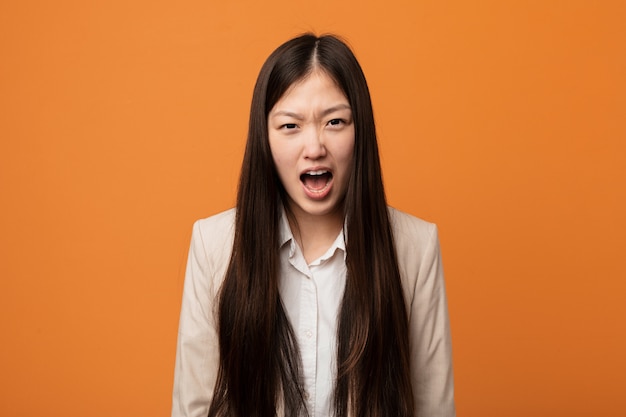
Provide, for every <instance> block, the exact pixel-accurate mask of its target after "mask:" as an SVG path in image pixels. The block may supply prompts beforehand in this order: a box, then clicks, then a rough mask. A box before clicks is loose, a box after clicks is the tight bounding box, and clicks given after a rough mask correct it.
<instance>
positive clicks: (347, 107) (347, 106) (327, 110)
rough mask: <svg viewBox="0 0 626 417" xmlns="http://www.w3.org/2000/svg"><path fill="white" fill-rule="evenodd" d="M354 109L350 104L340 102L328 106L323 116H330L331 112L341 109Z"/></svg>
mask: <svg viewBox="0 0 626 417" xmlns="http://www.w3.org/2000/svg"><path fill="white" fill-rule="evenodd" d="M346 109H347V110H352V109H351V108H350V106H349V105H348V104H338V105H336V106H332V107H329V108H327V109H326V110H324V111H323V112H322V116H328V115H329V114H331V113H334V112H336V111H339V110H346Z"/></svg>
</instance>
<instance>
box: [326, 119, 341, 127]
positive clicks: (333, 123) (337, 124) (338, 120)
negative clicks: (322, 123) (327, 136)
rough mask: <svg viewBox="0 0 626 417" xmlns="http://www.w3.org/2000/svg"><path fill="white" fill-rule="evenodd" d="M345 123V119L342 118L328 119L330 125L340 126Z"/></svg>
mask: <svg viewBox="0 0 626 417" xmlns="http://www.w3.org/2000/svg"><path fill="white" fill-rule="evenodd" d="M343 123H345V122H344V121H343V120H341V119H331V120H329V121H328V125H329V126H339V125H341V124H343Z"/></svg>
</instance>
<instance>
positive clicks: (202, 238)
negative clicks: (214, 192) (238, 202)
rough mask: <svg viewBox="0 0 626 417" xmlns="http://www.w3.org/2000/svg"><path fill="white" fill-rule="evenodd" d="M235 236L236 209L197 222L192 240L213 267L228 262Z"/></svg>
mask: <svg viewBox="0 0 626 417" xmlns="http://www.w3.org/2000/svg"><path fill="white" fill-rule="evenodd" d="M234 235H235V209H234V208H233V209H229V210H226V211H223V212H221V213H218V214H215V215H213V216H210V217H207V218H204V219H200V220H197V221H196V222H195V223H194V226H193V234H192V240H193V243H194V245H196V246H199V247H200V248H201V251H202V252H204V256H205V257H206V258H207V260H209V262H210V263H211V264H213V265H216V266H218V265H220V264H223V263H225V262H228V258H230V252H231V250H232V246H233V239H234Z"/></svg>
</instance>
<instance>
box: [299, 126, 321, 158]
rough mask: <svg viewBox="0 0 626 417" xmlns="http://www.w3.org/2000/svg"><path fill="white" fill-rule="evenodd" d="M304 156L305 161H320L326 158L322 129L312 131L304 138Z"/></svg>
mask: <svg viewBox="0 0 626 417" xmlns="http://www.w3.org/2000/svg"><path fill="white" fill-rule="evenodd" d="M303 156H304V158H305V159H313V160H315V159H320V158H323V157H324V156H326V147H325V146H324V140H323V137H322V132H321V131H320V129H313V128H312V129H310V131H309V132H308V133H307V134H306V135H305V137H304V149H303Z"/></svg>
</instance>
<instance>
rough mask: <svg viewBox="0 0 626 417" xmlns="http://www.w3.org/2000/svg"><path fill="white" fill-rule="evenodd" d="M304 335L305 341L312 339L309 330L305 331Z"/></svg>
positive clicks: (311, 333)
mask: <svg viewBox="0 0 626 417" xmlns="http://www.w3.org/2000/svg"><path fill="white" fill-rule="evenodd" d="M304 335H305V336H306V337H307V339H310V338H312V337H313V332H312V331H310V330H307V331H306V332H304Z"/></svg>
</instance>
